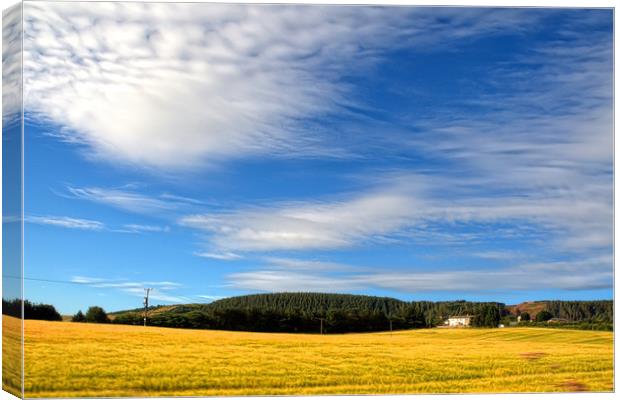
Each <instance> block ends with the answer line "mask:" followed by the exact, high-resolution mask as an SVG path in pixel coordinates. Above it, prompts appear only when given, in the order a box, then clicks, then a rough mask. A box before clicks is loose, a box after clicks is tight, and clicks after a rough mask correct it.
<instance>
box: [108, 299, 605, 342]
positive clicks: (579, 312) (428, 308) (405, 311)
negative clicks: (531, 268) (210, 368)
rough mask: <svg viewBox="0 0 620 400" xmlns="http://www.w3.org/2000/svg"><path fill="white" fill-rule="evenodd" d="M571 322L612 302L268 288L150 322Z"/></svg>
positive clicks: (312, 325)
mask: <svg viewBox="0 0 620 400" xmlns="http://www.w3.org/2000/svg"><path fill="white" fill-rule="evenodd" d="M543 309H544V310H547V311H549V312H551V314H552V315H553V316H554V317H558V318H563V319H566V320H569V321H571V322H577V321H588V322H595V323H598V322H604V323H607V324H609V323H611V322H612V321H613V302H612V301H611V300H608V301H581V302H563V301H536V302H524V303H521V304H518V305H512V306H506V305H505V304H503V303H498V302H468V301H465V300H456V301H442V302H431V301H414V302H406V301H402V300H398V299H394V298H390V297H375V296H362V295H351V294H332V293H269V294H254V295H247V296H236V297H229V298H226V299H221V300H217V301H214V302H212V303H209V304H181V305H168V306H156V307H152V308H149V314H148V324H149V325H153V326H166V327H178V328H195V329H224V330H237V331H257V332H319V331H320V329H321V326H323V330H324V332H327V333H346V332H373V331H385V330H389V329H390V327H391V328H393V329H412V328H425V327H433V326H437V325H441V324H443V322H444V321H445V319H446V318H448V317H449V316H452V315H463V314H468V315H472V316H474V318H473V322H472V323H473V325H474V326H497V325H498V323H499V322H500V320H503V319H507V318H512V320H513V321H514V319H515V316H516V315H517V312H520V313H523V312H528V313H529V314H530V316H532V318H535V316H536V314H538V313H539V312H540V311H542V310H543ZM109 317H110V319H111V320H112V322H114V323H119V324H135V325H139V324H142V323H143V318H144V315H143V309H141V308H136V309H133V310H126V311H118V312H114V313H110V314H109Z"/></svg>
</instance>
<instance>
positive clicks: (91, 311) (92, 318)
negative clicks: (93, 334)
mask: <svg viewBox="0 0 620 400" xmlns="http://www.w3.org/2000/svg"><path fill="white" fill-rule="evenodd" d="M84 322H95V323H100V324H105V323H108V322H110V318H108V314H107V313H106V312H105V310H104V309H103V308H101V307H97V306H93V307H89V308H88V311H86V315H85V316H84Z"/></svg>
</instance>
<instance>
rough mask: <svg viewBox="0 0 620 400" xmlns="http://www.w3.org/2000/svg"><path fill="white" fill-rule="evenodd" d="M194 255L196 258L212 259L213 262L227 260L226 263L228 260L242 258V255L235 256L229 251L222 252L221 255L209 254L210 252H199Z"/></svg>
mask: <svg viewBox="0 0 620 400" xmlns="http://www.w3.org/2000/svg"><path fill="white" fill-rule="evenodd" d="M194 254H195V255H197V256H198V257H203V258H212V259H214V260H227V261H230V260H239V259H241V258H243V256H242V255H240V254H236V253H232V252H230V251H228V252H222V253H211V252H207V251H201V252H196V253H194Z"/></svg>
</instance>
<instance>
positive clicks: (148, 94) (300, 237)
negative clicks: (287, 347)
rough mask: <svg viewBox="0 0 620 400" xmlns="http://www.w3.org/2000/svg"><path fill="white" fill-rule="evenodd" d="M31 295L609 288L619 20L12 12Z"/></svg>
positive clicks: (146, 8)
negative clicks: (20, 55) (21, 37)
mask: <svg viewBox="0 0 620 400" xmlns="http://www.w3.org/2000/svg"><path fill="white" fill-rule="evenodd" d="M24 12H25V32H24V34H25V42H24V46H25V53H24V78H25V115H26V141H25V159H26V169H25V198H26V202H25V222H26V225H25V276H26V278H27V280H26V282H25V296H26V298H28V299H31V300H34V301H38V302H46V303H52V304H54V305H56V306H57V307H58V308H59V309H60V310H61V311H62V312H64V313H71V312H75V311H77V309H80V308H81V309H84V308H86V307H88V306H89V305H94V304H97V305H101V306H103V307H104V308H106V309H107V310H117V309H124V308H134V307H138V306H140V304H141V301H142V299H141V296H142V294H143V290H142V289H143V288H144V287H152V288H154V291H153V294H152V298H153V300H152V302H153V303H155V304H166V303H185V302H207V301H211V300H213V299H216V298H220V297H226V296H231V295H239V294H247V293H256V292H271V291H329V292H345V293H363V294H372V295H387V296H394V297H397V298H401V299H406V300H416V299H417V300H422V299H426V300H448V299H469V300H497V301H503V302H506V303H516V302H520V301H523V300H535V299H605V298H611V297H612V294H613V293H612V285H613V279H612V275H613V266H612V265H613V260H612V217H613V208H612V173H613V170H612V157H613V154H612V129H613V128H612V127H613V125H612V100H613V98H612V84H611V83H612V12H611V11H610V10H584V9H572V10H563V9H475V8H416V7H394V8H382V7H335V6H303V7H302V6H236V5H213V4H211V5H207V4H141V3H137V4H133V3H131V4H130V3H126V4H122V3H120V4H119V3H116V4H106V3H89V4H84V5H81V4H77V5H76V4H73V3H72V4H65V3H26V6H25V11H24Z"/></svg>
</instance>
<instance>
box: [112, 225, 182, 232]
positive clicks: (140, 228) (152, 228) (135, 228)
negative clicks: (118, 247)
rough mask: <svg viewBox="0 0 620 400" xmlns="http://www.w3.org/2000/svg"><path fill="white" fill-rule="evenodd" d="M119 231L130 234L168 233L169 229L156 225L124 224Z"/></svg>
mask: <svg viewBox="0 0 620 400" xmlns="http://www.w3.org/2000/svg"><path fill="white" fill-rule="evenodd" d="M121 231H124V232H130V233H153V232H170V227H168V226H158V225H141V224H125V225H123V227H122V229H121Z"/></svg>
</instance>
